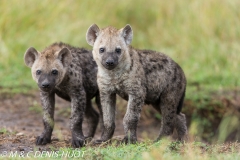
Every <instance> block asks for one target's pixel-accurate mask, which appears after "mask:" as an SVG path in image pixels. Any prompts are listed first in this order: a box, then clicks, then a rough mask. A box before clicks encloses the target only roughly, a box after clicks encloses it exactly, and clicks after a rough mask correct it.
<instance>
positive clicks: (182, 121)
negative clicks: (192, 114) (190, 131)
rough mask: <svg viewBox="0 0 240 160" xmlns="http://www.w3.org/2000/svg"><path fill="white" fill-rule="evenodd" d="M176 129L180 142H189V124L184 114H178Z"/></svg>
mask: <svg viewBox="0 0 240 160" xmlns="http://www.w3.org/2000/svg"><path fill="white" fill-rule="evenodd" d="M175 128H176V131H177V134H178V140H179V141H184V140H187V122H186V117H185V114H183V113H179V114H177V118H176V122H175Z"/></svg>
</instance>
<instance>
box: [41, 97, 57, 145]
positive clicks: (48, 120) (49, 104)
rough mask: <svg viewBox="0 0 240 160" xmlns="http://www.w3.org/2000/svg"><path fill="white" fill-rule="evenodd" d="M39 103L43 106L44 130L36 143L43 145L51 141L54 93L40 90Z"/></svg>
mask: <svg viewBox="0 0 240 160" xmlns="http://www.w3.org/2000/svg"><path fill="white" fill-rule="evenodd" d="M40 97H41V103H42V107H43V124H44V131H43V132H42V134H41V135H40V136H38V137H37V139H36V144H37V145H45V144H47V143H50V142H51V136H52V131H53V127H54V108H55V94H54V93H47V92H40Z"/></svg>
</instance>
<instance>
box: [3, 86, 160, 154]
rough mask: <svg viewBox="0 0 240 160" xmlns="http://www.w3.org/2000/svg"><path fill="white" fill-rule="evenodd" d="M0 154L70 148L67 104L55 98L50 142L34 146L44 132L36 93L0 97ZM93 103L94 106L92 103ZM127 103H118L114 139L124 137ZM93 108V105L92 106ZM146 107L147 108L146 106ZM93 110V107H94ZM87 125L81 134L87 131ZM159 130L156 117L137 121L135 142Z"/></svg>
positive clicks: (158, 122) (98, 134)
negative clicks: (4, 152) (123, 120)
mask: <svg viewBox="0 0 240 160" xmlns="http://www.w3.org/2000/svg"><path fill="white" fill-rule="evenodd" d="M0 103H1V105H0V106H1V107H0V129H1V130H0V152H3V151H33V150H40V151H41V150H50V149H52V148H59V147H70V140H71V134H70V103H69V102H67V101H64V100H62V99H61V98H58V97H57V96H56V105H55V126H54V131H53V135H52V143H51V144H48V145H46V146H36V145H35V139H36V137H37V136H38V135H40V134H41V132H42V131H43V123H42V108H41V104H40V100H39V93H38V92H37V91H34V92H31V93H28V94H13V95H8V94H0ZM93 104H94V103H93ZM126 104H127V103H126V102H125V101H123V100H121V101H118V102H117V111H116V129H115V133H114V137H115V138H119V139H121V138H122V137H123V134H124V132H123V125H122V118H123V115H124V113H125V109H126V107H118V105H120V106H126ZM94 105H95V104H94ZM145 107H148V106H145ZM95 108H96V107H95ZM100 126H101V125H98V129H97V131H96V134H95V137H94V139H98V138H100V135H101V127H100ZM87 129H88V128H87V123H86V122H84V124H83V131H87ZM159 129H160V121H156V119H155V118H150V119H147V120H146V118H143V119H141V120H140V123H139V125H138V137H139V138H138V139H139V140H140V141H141V139H142V138H144V139H147V138H150V139H152V140H154V139H155V138H156V137H157V134H158V132H159Z"/></svg>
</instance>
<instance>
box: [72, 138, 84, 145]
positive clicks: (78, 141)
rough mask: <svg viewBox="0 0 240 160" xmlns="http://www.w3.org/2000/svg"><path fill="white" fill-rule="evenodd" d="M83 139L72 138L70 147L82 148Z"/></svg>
mask: <svg viewBox="0 0 240 160" xmlns="http://www.w3.org/2000/svg"><path fill="white" fill-rule="evenodd" d="M84 142H85V139H84V137H77V136H72V147H74V148H80V147H83V146H84V144H85V143H84Z"/></svg>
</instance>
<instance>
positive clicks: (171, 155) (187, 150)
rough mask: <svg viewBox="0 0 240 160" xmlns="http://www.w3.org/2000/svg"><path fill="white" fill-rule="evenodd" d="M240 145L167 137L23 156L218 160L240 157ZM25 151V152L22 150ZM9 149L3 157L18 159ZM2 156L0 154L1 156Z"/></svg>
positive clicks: (101, 159)
mask: <svg viewBox="0 0 240 160" xmlns="http://www.w3.org/2000/svg"><path fill="white" fill-rule="evenodd" d="M239 151H240V144H239V143H230V144H222V145H206V144H204V143H200V142H191V143H183V144H181V143H176V142H170V141H169V140H166V139H165V140H161V141H160V142H158V143H151V142H144V143H138V144H135V145H133V144H131V145H115V144H111V145H108V146H107V147H102V146H98V147H84V148H82V149H81V150H79V149H72V148H60V149H59V150H58V151H56V150H55V149H54V148H53V149H52V151H49V152H48V153H47V152H43V151H42V152H40V151H34V152H31V153H30V154H29V157H27V155H25V158H24V159H32V158H37V159H46V160H48V159H69V158H70V157H71V158H75V159H88V160H96V159H100V160H121V159H128V160H153V159H158V160H162V159H172V160H175V159H179V160H185V159H196V160H218V159H231V160H234V159H236V160H237V159H238V158H239V156H240V152H239ZM53 153H54V154H53ZM25 154H27V152H26V153H25ZM9 155H10V152H9V153H8V154H7V156H5V157H4V159H21V158H19V155H20V154H19V153H18V154H16V156H15V157H13V156H12V157H10V156H9ZM0 159H1V157H0Z"/></svg>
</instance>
